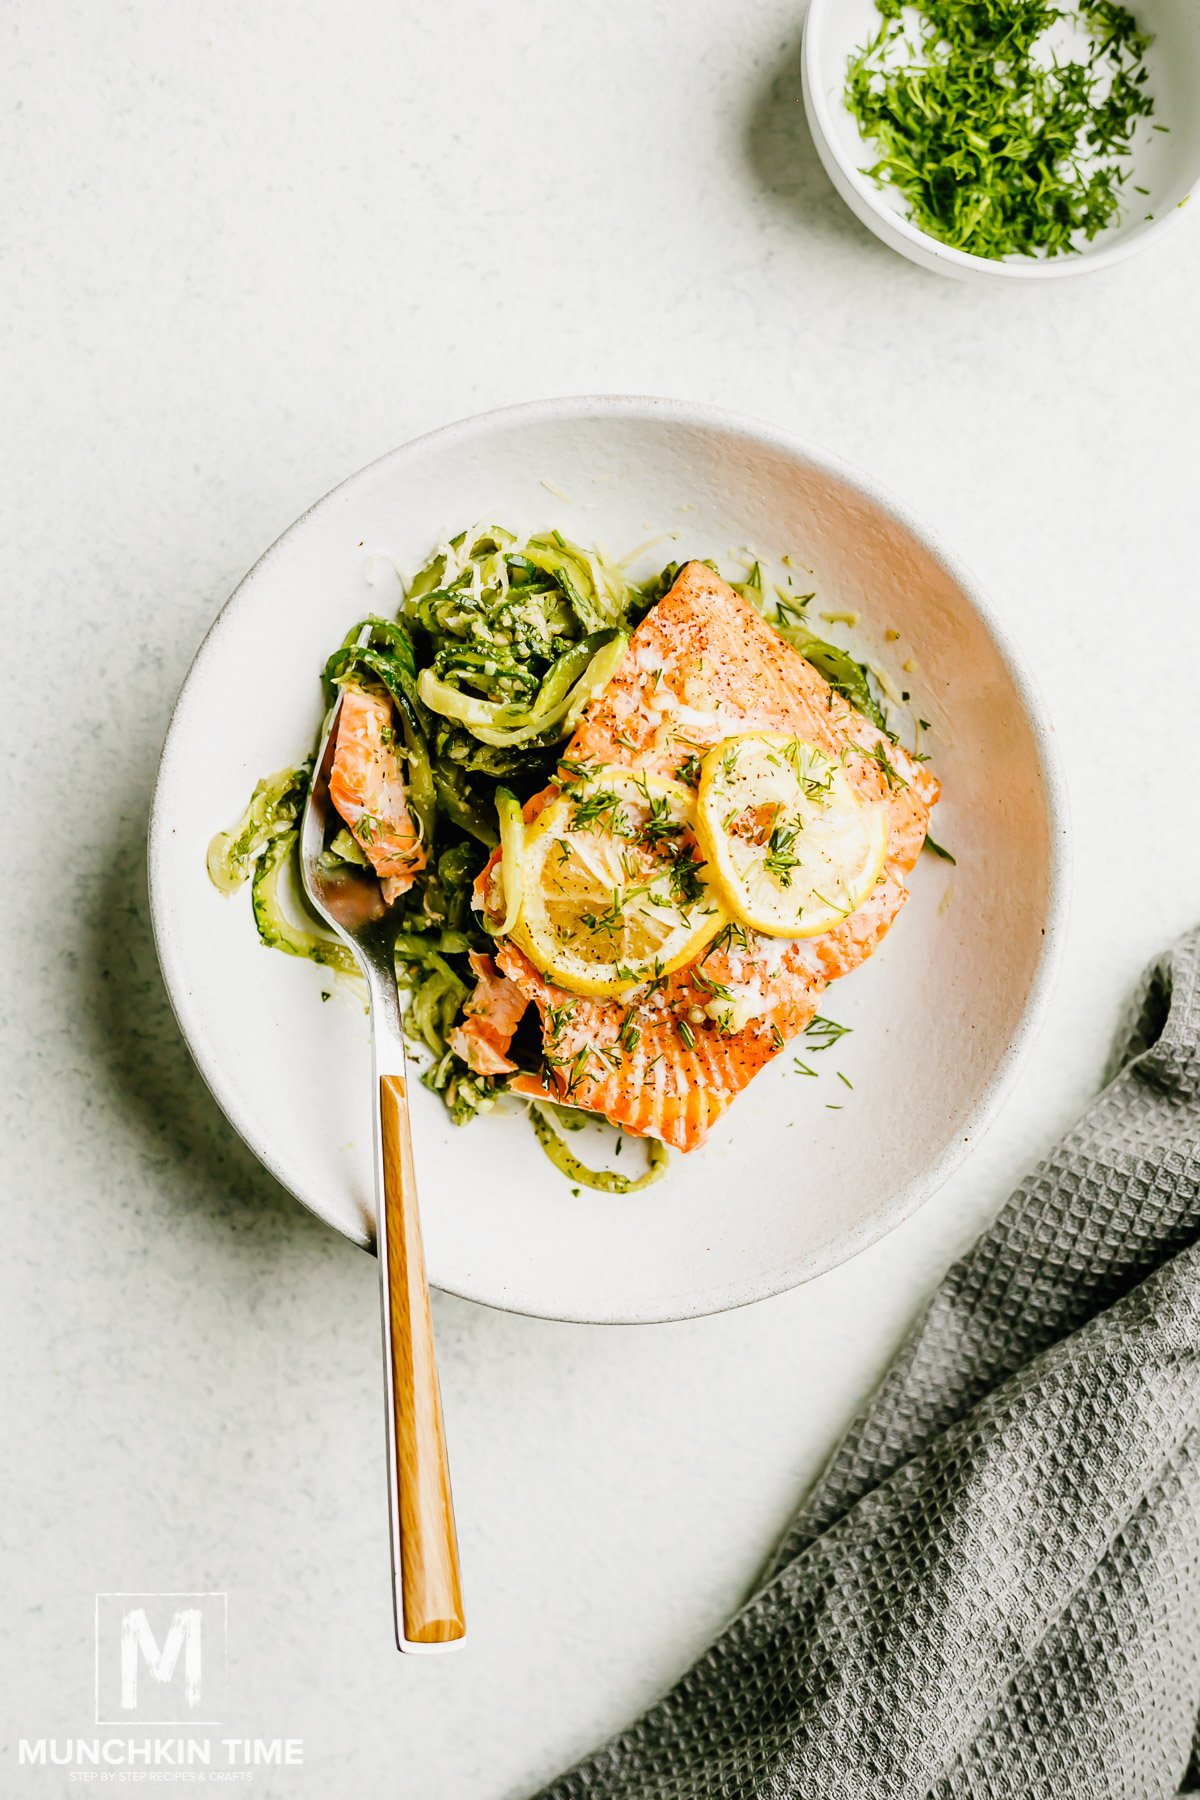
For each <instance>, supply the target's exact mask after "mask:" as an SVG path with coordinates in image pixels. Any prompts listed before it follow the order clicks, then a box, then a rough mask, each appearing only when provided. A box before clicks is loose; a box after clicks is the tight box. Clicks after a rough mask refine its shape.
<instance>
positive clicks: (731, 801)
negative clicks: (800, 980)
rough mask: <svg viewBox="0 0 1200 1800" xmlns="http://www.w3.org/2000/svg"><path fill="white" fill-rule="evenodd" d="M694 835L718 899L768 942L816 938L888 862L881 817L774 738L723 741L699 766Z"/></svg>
mask: <svg viewBox="0 0 1200 1800" xmlns="http://www.w3.org/2000/svg"><path fill="white" fill-rule="evenodd" d="M696 835H697V837H698V838H699V841H700V847H701V849H702V850H703V852H704V854H705V856H706V857H707V859H708V862H709V865H710V869H711V873H712V877H713V879H714V881H715V883H716V886H717V888H718V890H719V893H720V896H721V899H722V900H723V901H724V903H725V905H726V906H727V907H728V909H729V911H730V912H731V913H733V914H734V916H735V917H736V918H738V919H740V920H741V922H742V923H743V924H744V925H749V926H752V927H753V929H754V930H755V931H763V932H766V933H768V935H769V936H771V937H791V938H798V937H816V936H817V934H818V932H822V931H828V930H829V929H830V927H831V926H834V925H837V924H839V923H840V922H841V920H842V919H844V918H846V917H847V916H848V915H849V914H850V913H852V912H853V911H854V909H855V907H857V906H861V905H862V903H863V901H864V900H865V899H866V897H867V895H868V894H869V893H870V891H871V889H872V888H873V887H874V885H875V883H876V881H877V880H878V879H879V876H880V873H881V871H882V869H883V865H884V862H885V860H886V857H887V836H888V827H887V808H886V806H885V805H883V804H882V803H880V802H878V801H866V800H863V799H862V798H861V796H860V795H859V794H858V793H857V792H856V790H855V788H854V787H853V785H852V784H851V782H850V781H849V779H848V778H847V775H846V771H845V770H844V769H843V768H842V766H841V764H840V763H838V762H836V761H835V760H833V759H832V758H831V757H829V756H826V755H825V753H824V751H822V750H819V749H818V748H817V746H816V745H815V744H810V743H807V742H806V741H805V740H804V739H803V738H794V737H785V736H783V735H782V734H781V733H777V732H771V731H763V732H747V733H746V734H744V735H743V736H741V737H731V738H726V739H725V741H724V742H723V743H720V744H718V745H716V747H715V748H714V749H712V750H710V751H709V752H708V755H707V756H706V757H705V758H704V761H703V763H702V764H701V767H700V791H699V795H698V797H697V807H696Z"/></svg>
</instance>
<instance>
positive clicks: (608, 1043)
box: [476, 562, 939, 1150]
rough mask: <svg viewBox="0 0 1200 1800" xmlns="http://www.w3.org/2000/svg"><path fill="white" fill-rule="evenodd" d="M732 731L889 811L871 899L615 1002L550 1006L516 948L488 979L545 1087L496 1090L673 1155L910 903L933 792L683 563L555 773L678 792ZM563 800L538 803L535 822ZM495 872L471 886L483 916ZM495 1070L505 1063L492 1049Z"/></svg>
mask: <svg viewBox="0 0 1200 1800" xmlns="http://www.w3.org/2000/svg"><path fill="white" fill-rule="evenodd" d="M745 731H783V732H787V733H789V735H792V736H796V737H802V738H805V739H807V740H808V741H809V742H810V743H815V744H816V745H817V746H818V747H819V748H820V749H822V750H823V751H825V753H826V754H827V755H829V756H831V757H834V758H837V759H838V760H839V761H841V762H842V763H843V766H844V767H845V769H846V773H847V776H848V778H849V779H850V780H851V781H852V782H853V784H854V786H855V787H856V788H857V789H858V790H859V792H860V793H862V795H863V796H864V798H866V799H868V800H876V801H878V800H882V801H886V803H887V808H888V848H887V864H886V867H885V870H884V873H883V875H882V876H881V878H880V880H879V882H878V883H877V885H876V886H875V888H874V889H873V891H872V892H871V894H870V895H869V897H868V898H867V899H866V900H865V901H864V902H863V903H862V905H861V906H859V907H857V908H856V909H855V911H854V912H853V913H851V914H850V915H849V917H847V918H846V919H843V920H842V921H841V922H840V923H839V924H838V925H837V926H835V927H834V928H833V929H832V930H830V931H827V932H823V933H822V934H821V935H820V936H818V937H813V938H805V939H784V938H774V937H767V936H764V935H762V934H760V933H758V932H755V931H751V930H748V929H744V928H742V927H741V926H731V927H729V928H728V929H727V930H726V931H724V932H723V933H722V934H721V935H720V936H719V937H718V938H717V939H716V940H715V941H714V943H713V944H711V945H710V946H709V947H708V949H707V950H706V952H705V953H704V954H703V955H702V956H701V957H700V958H699V959H698V961H697V962H696V963H694V964H692V965H691V966H690V967H689V968H686V969H682V970H680V971H678V972H677V973H676V974H674V975H671V976H668V977H667V978H666V979H665V980H663V981H662V982H660V983H657V984H654V985H653V986H652V987H651V988H649V989H647V990H642V991H640V992H635V993H633V994H631V995H625V996H623V997H622V998H621V999H585V998H582V997H580V996H579V995H576V994H570V993H567V992H566V991H565V990H563V989H561V988H558V987H556V986H555V985H554V983H552V982H549V981H547V980H546V978H545V977H544V976H543V975H542V974H541V973H540V972H539V971H538V970H537V969H535V968H534V966H533V964H532V963H531V962H529V960H528V958H527V957H525V956H524V955H523V953H522V952H521V951H520V950H519V949H518V948H517V947H516V945H514V944H511V943H504V944H502V945H501V947H500V948H499V950H498V951H497V954H496V963H497V965H498V967H499V968H500V969H501V970H502V971H503V973H504V975H506V976H507V977H508V978H509V980H510V981H511V982H512V983H513V984H514V985H515V986H516V987H517V988H518V989H519V990H520V992H521V993H522V994H523V995H525V996H526V997H527V998H528V999H530V1000H532V1001H533V1002H534V1004H535V1005H536V1006H537V1008H538V1011H539V1013H540V1015H541V1019H542V1036H543V1047H544V1068H543V1072H542V1075H541V1077H537V1076H531V1075H526V1074H522V1075H518V1076H517V1077H516V1078H515V1079H514V1080H513V1081H512V1082H510V1084H509V1086H510V1088H511V1090H512V1091H514V1092H516V1093H521V1094H524V1095H526V1096H527V1097H529V1098H541V1099H550V1100H555V1101H558V1102H560V1103H566V1104H568V1105H571V1106H578V1107H582V1108H584V1109H586V1110H587V1111H591V1112H597V1113H603V1114H604V1115H605V1117H607V1118H609V1119H611V1120H612V1121H613V1122H614V1123H616V1124H619V1125H621V1126H623V1127H624V1128H625V1130H627V1131H630V1132H634V1133H637V1134H640V1135H643V1136H648V1137H658V1138H661V1139H663V1141H664V1142H666V1143H668V1144H673V1145H676V1146H677V1147H678V1148H679V1149H681V1150H692V1149H695V1148H696V1147H697V1146H698V1145H699V1144H701V1143H703V1141H704V1139H705V1137H706V1135H707V1134H708V1131H709V1129H710V1128H711V1126H712V1124H713V1123H714V1121H715V1120H716V1119H717V1118H718V1117H719V1116H720V1114H721V1113H722V1112H723V1111H724V1109H725V1108H726V1107H727V1106H728V1105H729V1103H730V1101H731V1100H733V1099H734V1098H735V1096H736V1095H737V1094H739V1093H740V1092H741V1091H742V1089H743V1088H744V1087H745V1086H746V1085H747V1083H748V1082H750V1081H751V1080H752V1079H753V1077H754V1076H755V1075H756V1074H757V1073H758V1071H759V1070H760V1069H761V1068H763V1067H765V1065H766V1064H767V1063H768V1062H770V1061H771V1060H772V1059H773V1058H774V1057H775V1056H777V1055H778V1054H779V1052H780V1051H781V1050H782V1049H783V1048H784V1047H785V1045H786V1044H787V1043H788V1042H789V1040H791V1039H792V1038H795V1037H796V1036H797V1035H798V1034H799V1033H800V1032H801V1031H803V1030H804V1028H805V1026H806V1025H807V1024H808V1023H809V1022H810V1020H811V1019H812V1017H813V1015H814V1013H815V1012H816V1011H817V1008H818V1006H819V1004H820V1000H821V996H822V994H823V992H824V990H825V987H826V986H827V984H828V983H829V982H830V981H833V980H835V979H836V978H837V977H838V976H840V975H846V974H849V972H850V971H851V970H852V969H855V968H857V967H858V965H859V964H860V963H862V962H863V961H865V959H866V958H867V957H868V956H870V955H871V953H872V951H873V950H874V949H875V948H876V946H877V945H878V944H879V942H880V941H881V939H882V938H883V937H884V935H885V934H886V932H887V931H888V929H889V928H890V926H891V924H892V922H893V921H894V919H895V918H896V915H897V914H898V913H899V911H900V908H901V907H902V906H903V905H904V902H905V901H906V899H907V898H908V889H907V887H906V885H905V882H904V876H905V875H906V874H907V873H908V871H909V870H910V869H911V868H912V866H913V864H914V863H915V862H916V860H917V857H918V856H919V855H920V851H921V845H922V844H923V843H924V840H925V833H926V829H927V826H928V823H929V814H930V811H931V809H932V807H933V806H934V805H935V804H936V801H937V797H938V792H939V789H938V782H937V779H936V777H935V776H934V775H933V774H932V772H931V771H930V770H929V768H928V766H927V765H925V764H924V763H920V762H917V761H916V759H915V758H914V757H912V756H911V755H909V754H908V753H907V752H906V751H905V750H903V749H901V748H900V747H899V746H898V745H896V744H893V743H892V742H891V740H890V739H889V738H887V737H886V736H885V735H884V734H883V733H882V732H881V731H880V730H879V729H878V727H877V726H875V725H873V724H872V723H871V722H870V720H869V719H866V718H864V717H863V715H862V714H861V713H859V712H857V711H855V709H854V708H853V707H851V706H849V705H848V704H847V703H846V701H845V700H843V699H842V698H841V696H840V695H838V694H836V693H835V692H834V691H833V689H832V688H831V687H830V686H829V683H828V682H827V681H826V680H825V679H824V677H823V676H822V675H821V674H820V673H819V672H818V671H817V670H816V669H815V668H814V667H813V666H812V664H811V663H809V662H806V661H805V659H804V658H803V657H802V656H801V655H800V654H799V653H798V652H797V651H795V650H793V649H792V648H791V646H790V645H789V644H787V643H786V642H785V641H784V640H783V639H782V638H781V637H780V636H779V635H778V633H777V632H775V631H774V630H772V628H771V626H770V625H768V624H767V622H766V620H765V619H764V618H763V617H762V615H761V614H760V613H759V612H758V611H757V610H756V609H755V608H754V607H753V606H752V605H751V604H750V602H749V601H747V600H745V599H744V598H743V597H742V596H741V595H740V594H738V593H737V592H736V590H735V589H733V588H731V587H730V586H729V585H728V583H727V582H724V581H722V580H721V578H720V577H719V576H718V575H715V574H714V573H713V571H712V570H711V569H709V568H707V567H706V566H705V565H704V564H702V563H694V562H693V563H688V564H687V565H686V566H685V567H684V569H682V570H681V572H680V574H679V576H678V578H677V579H676V581H675V583H674V585H673V587H672V588H671V589H670V591H669V593H667V594H666V595H665V596H664V597H663V599H662V600H660V601H659V602H658V604H657V605H656V606H654V607H652V608H651V610H650V611H649V612H648V613H647V614H646V617H645V618H644V619H643V620H642V622H641V624H640V625H639V626H638V628H637V630H636V631H635V632H634V634H633V637H632V639H631V641H630V646H629V650H628V652H627V653H626V655H625V658H624V660H623V661H622V663H621V666H620V668H619V669H618V670H617V672H616V674H615V675H614V676H613V678H612V680H611V681H610V682H609V684H608V686H607V687H606V688H605V690H604V692H603V694H601V695H600V696H599V698H598V699H596V700H595V701H593V702H592V704H591V705H590V706H589V707H588V709H587V711H586V713H585V714H584V716H583V718H582V719H581V721H580V723H579V727H578V729H577V730H576V732H575V735H574V737H573V738H572V739H571V741H570V743H569V744H568V745H567V748H566V750H565V752H564V755H563V763H564V765H565V766H566V767H567V769H568V770H573V769H577V768H579V767H581V766H586V765H589V764H608V765H612V764H616V765H619V766H621V767H623V768H627V769H634V770H645V771H647V772H649V773H652V774H656V775H660V776H667V777H674V778H675V779H683V780H687V779H688V777H689V772H690V770H691V768H692V767H693V766H694V764H693V759H694V758H696V757H698V756H702V755H703V754H704V752H705V751H706V750H709V749H711V748H712V746H713V745H714V744H718V743H720V742H721V741H722V740H723V739H725V738H727V737H732V736H734V735H736V734H737V733H739V732H745ZM557 791H558V790H557V789H556V788H549V789H546V790H544V791H543V792H542V793H540V794H538V795H535V796H534V798H533V799H532V800H531V801H530V802H529V803H528V805H527V806H526V808H525V817H526V820H527V821H531V820H532V819H533V818H534V817H536V815H537V813H538V812H540V811H541V809H542V807H543V806H545V805H546V803H547V800H548V799H550V798H552V797H553V795H554V794H555V793H556V792H557ZM495 861H496V859H495V858H493V859H492V861H491V862H490V863H489V864H488V866H487V867H486V868H485V869H484V871H483V873H482V874H481V875H480V877H479V881H478V882H477V884H476V892H477V898H478V900H479V902H480V903H481V904H483V905H487V904H488V901H489V898H492V899H493V901H494V894H493V893H492V885H491V884H492V878H493V870H494V868H495ZM495 1048H496V1049H497V1052H498V1053H502V1052H503V1051H505V1050H507V1048H508V1045H507V1044H503V1045H496V1046H495Z"/></svg>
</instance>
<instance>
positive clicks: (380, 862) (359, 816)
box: [329, 687, 428, 906]
mask: <svg viewBox="0 0 1200 1800" xmlns="http://www.w3.org/2000/svg"><path fill="white" fill-rule="evenodd" d="M329 798H330V799H331V800H332V801H333V804H334V806H335V807H336V808H337V811H338V813H339V815H340V817H341V818H342V819H343V820H344V821H345V823H346V825H347V826H348V827H349V829H350V832H351V835H352V836H353V838H354V840H355V842H356V843H357V844H358V845H359V846H360V847H361V848H362V850H363V852H364V853H365V855H366V857H367V860H368V861H369V862H370V864H371V867H372V868H373V869H374V871H375V873H376V874H377V875H378V877H379V880H380V884H381V885H382V888H383V897H384V899H385V900H386V901H387V903H388V905H389V906H390V905H391V903H392V901H393V900H398V899H399V898H400V896H401V894H406V893H407V892H408V890H409V888H410V887H411V886H412V884H413V877H414V876H415V875H416V874H418V873H419V871H420V870H421V869H423V868H424V867H425V864H426V862H427V861H428V857H427V855H426V852H425V846H424V845H423V844H422V842H421V834H420V830H419V828H418V826H417V823H416V820H415V819H414V818H413V815H412V812H411V811H410V809H409V804H408V789H407V787H406V785H405V781H404V771H403V769H402V768H401V765H400V757H399V755H398V753H397V750H396V727H395V719H394V717H393V714H392V703H391V701H390V700H389V699H388V698H387V697H386V696H385V695H383V694H374V693H369V692H368V691H367V690H366V689H365V688H358V687H348V688H346V689H345V691H344V693H343V695H342V710H341V712H340V713H339V715H338V728H337V742H336V744H335V745H334V752H333V767H332V769H331V770H330V772H329Z"/></svg>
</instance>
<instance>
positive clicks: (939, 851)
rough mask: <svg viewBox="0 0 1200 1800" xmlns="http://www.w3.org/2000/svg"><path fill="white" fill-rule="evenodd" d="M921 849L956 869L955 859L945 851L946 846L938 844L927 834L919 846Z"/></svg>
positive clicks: (956, 860)
mask: <svg viewBox="0 0 1200 1800" xmlns="http://www.w3.org/2000/svg"><path fill="white" fill-rule="evenodd" d="M921 848H922V850H928V851H929V854H930V855H931V856H936V857H938V858H939V859H940V860H941V861H942V862H948V863H950V864H951V865H952V866H953V867H954V868H957V867H958V859H957V857H954V856H951V854H950V852H949V850H947V849H946V846H945V845H944V844H939V843H938V842H937V840H936V839H935V838H932V837H931V836H930V835H929V833H928V832H926V833H925V842H924V843H923V844H922V845H921Z"/></svg>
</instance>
